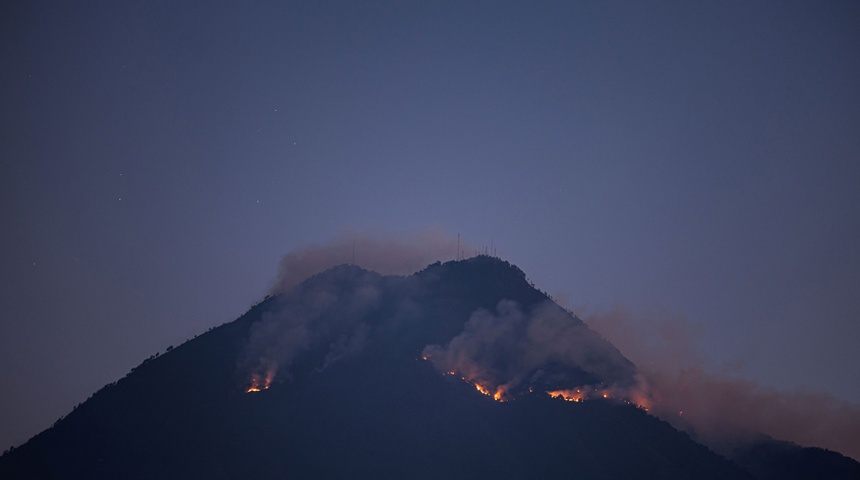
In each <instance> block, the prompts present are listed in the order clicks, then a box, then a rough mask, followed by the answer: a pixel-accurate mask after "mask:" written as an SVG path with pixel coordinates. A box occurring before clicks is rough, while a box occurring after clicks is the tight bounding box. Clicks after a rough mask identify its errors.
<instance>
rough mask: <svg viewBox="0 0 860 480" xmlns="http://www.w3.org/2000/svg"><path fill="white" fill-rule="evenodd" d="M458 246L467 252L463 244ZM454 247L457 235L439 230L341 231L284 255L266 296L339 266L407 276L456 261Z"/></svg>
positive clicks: (286, 289)
mask: <svg viewBox="0 0 860 480" xmlns="http://www.w3.org/2000/svg"><path fill="white" fill-rule="evenodd" d="M459 247H460V249H461V250H465V251H470V249H471V247H469V246H468V245H467V243H466V242H465V241H463V242H462V243H461V244H460V245H459ZM457 248H458V239H457V235H452V234H450V233H448V232H447V231H445V230H443V229H441V228H425V229H422V230H417V231H411V232H402V233H393V232H370V231H355V230H350V231H344V232H342V233H340V234H339V235H338V236H337V237H335V238H334V239H333V240H331V241H330V242H327V243H324V244H317V245H309V246H306V247H303V248H299V249H296V250H293V251H291V252H289V253H287V254H286V255H284V257H283V258H282V259H281V265H280V271H279V274H278V280H277V282H276V284H275V286H274V287H272V290H271V292H270V293H272V294H278V293H283V292H286V291H288V290H289V289H291V288H293V287H294V286H296V285H297V284H298V283H299V282H301V281H302V280H304V279H306V278H308V277H310V276H312V275H314V274H317V273H320V272H322V271H325V270H327V269H329V268H331V267H333V266H335V265H342V264H355V265H358V266H360V267H362V268H365V269H367V270H371V271H374V272H377V273H381V274H383V275H408V274H411V273H414V272H416V271H418V270H420V269H421V268H423V267H424V266H426V265H428V264H430V263H433V262H436V261H446V260H453V259H455V258H457V256H458V253H457Z"/></svg>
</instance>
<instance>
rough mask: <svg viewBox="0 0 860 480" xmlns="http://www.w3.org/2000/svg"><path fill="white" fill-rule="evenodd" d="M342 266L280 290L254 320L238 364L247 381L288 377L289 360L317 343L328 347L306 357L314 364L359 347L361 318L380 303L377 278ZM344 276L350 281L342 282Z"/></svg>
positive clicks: (364, 332)
mask: <svg viewBox="0 0 860 480" xmlns="http://www.w3.org/2000/svg"><path fill="white" fill-rule="evenodd" d="M341 270H342V271H341V272H339V273H340V275H338V276H331V277H329V276H320V277H316V278H312V279H309V281H308V282H306V283H305V284H302V285H301V286H299V287H298V288H295V289H293V290H291V291H289V292H286V293H284V294H283V297H282V298H281V299H280V301H279V302H277V304H276V305H275V307H274V308H272V310H270V311H268V312H265V313H264V314H263V318H262V319H261V320H260V321H259V322H257V323H255V324H254V325H253V327H252V328H251V331H250V334H249V338H248V344H247V346H246V348H245V354H244V356H243V359H242V360H241V361H240V365H239V370H240V372H242V374H243V375H244V372H248V371H250V372H251V374H250V376H251V377H252V378H253V379H254V380H253V382H252V383H254V384H256V383H258V381H259V380H258V379H261V378H266V379H267V381H266V383H267V384H268V383H269V382H271V381H272V380H274V379H275V378H276V376H278V375H280V378H281V379H289V378H290V377H291V375H292V372H290V367H291V366H292V365H293V362H294V361H295V360H296V359H297V358H298V357H299V356H300V355H302V354H303V353H306V352H309V351H311V350H315V349H317V348H319V347H321V346H322V347H327V349H326V353H325V356H324V357H323V358H315V359H308V362H310V367H311V368H313V369H317V370H320V369H325V368H326V367H328V366H329V365H330V364H331V363H333V362H335V361H337V360H339V359H340V358H342V357H346V356H349V355H351V354H355V353H358V352H359V351H361V349H362V348H363V347H364V344H365V342H366V341H367V337H368V334H369V330H370V329H369V326H368V324H367V323H366V320H367V318H366V317H367V315H368V313H369V312H371V311H373V310H374V309H375V308H376V307H378V305H379V302H380V297H381V290H380V286H379V283H380V279H381V277H380V276H379V275H378V274H376V273H373V272H368V271H365V270H360V269H357V268H351V267H348V266H343V267H341ZM345 278H348V279H349V280H350V281H349V282H348V283H344V282H343V281H342V280H344V279H345ZM336 280H340V281H336ZM356 285H357V286H356ZM303 373H306V372H303Z"/></svg>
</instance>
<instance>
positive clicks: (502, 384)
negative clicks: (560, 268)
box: [0, 256, 856, 479]
mask: <svg viewBox="0 0 860 480" xmlns="http://www.w3.org/2000/svg"><path fill="white" fill-rule="evenodd" d="M168 350H169V351H167V352H166V353H164V354H163V355H157V356H155V357H152V358H150V359H148V360H147V361H144V362H143V363H142V364H141V365H139V366H138V367H137V368H135V369H133V370H132V372H131V373H129V374H128V375H127V376H126V377H124V378H122V379H121V380H119V381H118V382H116V383H112V384H109V385H107V386H105V387H104V388H103V389H101V390H100V391H98V392H96V393H95V394H94V395H93V396H92V397H91V398H90V399H88V400H87V401H86V402H84V403H83V404H81V405H79V406H78V407H77V408H75V409H74V410H73V411H72V412H71V413H70V414H69V415H67V416H66V417H65V418H62V419H60V420H59V421H57V423H56V424H55V425H54V426H53V427H51V428H49V429H48V430H46V431H44V432H42V433H40V434H39V435H37V436H36V437H34V438H33V439H31V440H30V441H29V442H27V443H26V444H25V445H23V446H21V447H20V448H17V449H14V450H12V451H11V452H8V453H7V454H5V455H4V456H3V457H2V458H0V477H2V478H21V479H27V478H88V479H99V478H111V479H114V478H127V479H134V478H141V479H143V478H147V479H149V478H184V479H187V478H207V479H211V478H215V479H218V478H224V479H231V478H249V477H250V478H263V479H268V478H315V479H316V478H464V479H465V478H469V479H474V478H500V477H501V478H526V477H530V478H586V479H588V478H630V477H633V476H637V477H645V478H664V479H674V478H677V479H681V478H696V479H708V478H714V479H733V478H737V479H746V478H754V477H753V475H752V474H751V473H750V472H755V474H756V477H757V478H767V475H768V474H769V473H768V472H771V471H773V470H772V469H770V470H768V469H766V468H764V467H762V466H761V462H758V461H757V460H756V458H757V457H754V456H746V457H744V460H745V462H746V463H745V464H744V467H741V466H739V465H738V464H735V463H732V462H731V461H729V460H727V459H726V458H724V457H721V456H719V455H717V454H715V453H713V452H712V451H710V450H709V449H708V448H706V447H704V446H702V445H700V444H698V443H696V442H694V441H693V440H691V439H690V437H689V436H687V435H686V434H685V433H682V432H679V431H677V430H675V429H674V428H672V427H671V426H670V425H669V424H667V423H665V422H663V421H661V420H659V419H657V418H655V417H653V416H651V415H649V414H648V412H647V409H648V405H649V402H650V398H648V395H647V391H646V390H644V389H643V388H642V387H641V386H640V385H639V382H638V377H637V374H636V368H635V366H634V365H633V364H632V363H631V362H630V361H629V360H627V359H626V358H625V357H624V356H623V355H622V354H621V352H619V351H618V350H617V349H616V348H615V347H614V346H612V345H611V344H610V343H609V342H607V341H606V340H605V339H603V338H602V337H601V336H600V335H598V334H597V333H595V332H594V331H592V330H591V329H589V328H588V327H587V326H586V325H585V324H584V323H583V322H582V321H581V320H579V319H578V318H576V317H575V316H574V315H572V314H570V313H569V312H567V311H565V310H564V309H562V308H561V307H559V306H558V305H557V304H555V302H553V301H552V300H551V299H550V298H549V297H548V296H547V295H546V294H544V293H542V292H540V291H539V290H537V289H535V288H534V287H533V286H532V285H531V284H530V283H529V282H528V280H527V279H526V276H525V274H524V273H523V272H522V271H521V270H520V269H518V268H517V267H515V266H513V265H511V264H509V263H507V262H504V261H502V260H499V259H497V258H493V257H488V256H478V257H474V258H471V259H468V260H462V261H454V262H448V263H444V264H441V263H436V264H433V265H430V266H428V267H426V268H425V269H424V270H422V271H420V272H418V273H416V274H413V275H411V276H408V277H400V276H382V275H379V274H377V273H374V272H370V271H367V270H364V269H362V268H359V267H356V266H352V265H341V266H338V267H334V268H332V269H329V270H327V271H325V272H322V273H320V274H317V275H315V276H313V277H311V278H309V279H307V280H305V281H304V282H302V283H301V284H299V285H298V286H296V287H294V288H292V289H291V290H289V291H287V292H283V293H280V294H277V295H273V296H270V297H268V298H266V299H265V300H263V301H262V302H260V303H259V304H258V305H256V306H254V307H253V308H251V309H250V310H249V311H248V312H247V313H245V314H244V315H242V316H241V317H240V318H239V319H237V320H235V321H233V322H231V323H228V324H225V325H222V326H220V327H217V328H214V329H212V330H210V331H209V332H206V333H205V334H203V335H200V336H199V337H196V338H194V339H193V340H190V341H188V342H186V343H185V344H183V345H181V346H179V347H177V348H171V349H168ZM830 453H832V452H830ZM769 458H771V457H769ZM793 458H794V457H793ZM841 458H843V459H844V458H845V457H841ZM846 460H849V462H850V459H846ZM827 461H829V460H827ZM831 463H832V462H831ZM854 464H856V462H854ZM845 465H847V467H846V468H848V470H846V472H855V471H856V470H851V468H853V464H851V463H848V464H845ZM760 467H761V468H760ZM757 468H758V470H756V469H757ZM762 468H764V469H762Z"/></svg>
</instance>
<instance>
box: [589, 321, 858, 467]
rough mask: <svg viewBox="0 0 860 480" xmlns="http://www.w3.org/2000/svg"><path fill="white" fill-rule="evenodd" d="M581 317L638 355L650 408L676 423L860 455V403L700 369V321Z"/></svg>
mask: <svg viewBox="0 0 860 480" xmlns="http://www.w3.org/2000/svg"><path fill="white" fill-rule="evenodd" d="M586 323H588V325H590V326H591V327H592V328H594V329H595V330H597V331H598V332H600V333H601V334H602V335H604V336H605V337H606V338H608V339H609V340H610V341H611V342H612V343H613V344H614V345H616V346H618V348H620V349H621V351H622V352H624V354H625V355H627V356H628V357H629V358H630V359H631V360H632V361H633V362H634V363H636V365H637V366H638V367H639V370H640V374H641V375H643V377H644V378H645V380H646V381H647V383H648V386H649V387H650V393H651V395H652V397H653V399H654V406H653V409H652V413H654V414H656V415H658V416H660V417H661V418H663V419H665V420H667V421H669V422H670V423H672V424H674V425H675V426H676V427H679V428H683V429H687V430H691V431H692V432H694V433H695V434H696V435H698V436H700V437H702V438H703V439H704V440H706V441H708V442H711V443H712V444H714V445H717V446H719V445H720V444H727V443H730V442H732V441H737V440H745V439H750V440H752V439H754V438H753V436H754V435H755V433H763V434H765V435H769V436H771V437H773V438H776V439H781V440H790V441H792V442H795V443H797V444H800V445H806V446H819V447H823V448H828V449H831V450H836V451H838V452H840V453H843V454H845V455H848V456H851V457H853V458H855V459H858V458H860V408H858V407H857V406H856V405H851V404H849V403H846V402H844V401H842V400H839V399H837V398H835V397H833V396H831V395H827V394H822V393H814V392H804V391H799V392H791V393H789V392H784V391H779V390H776V389H774V388H769V387H764V386H761V385H758V384H756V383H754V382H751V381H748V380H743V379H738V378H733V377H730V376H728V375H723V374H717V373H712V372H708V371H706V370H704V369H703V368H702V366H701V364H700V361H699V358H698V356H697V354H696V351H695V348H694V346H693V341H694V339H695V337H696V335H697V334H698V329H697V328H696V327H695V326H693V325H692V324H691V323H690V322H689V321H687V320H686V319H684V318H682V317H679V316H676V315H671V314H665V313H660V314H655V313H651V314H646V315H641V316H634V315H632V314H631V313H630V312H629V311H628V310H626V309H623V308H616V309H613V310H611V311H609V312H605V313H598V314H592V315H589V316H588V317H587V318H586ZM681 412H683V414H681Z"/></svg>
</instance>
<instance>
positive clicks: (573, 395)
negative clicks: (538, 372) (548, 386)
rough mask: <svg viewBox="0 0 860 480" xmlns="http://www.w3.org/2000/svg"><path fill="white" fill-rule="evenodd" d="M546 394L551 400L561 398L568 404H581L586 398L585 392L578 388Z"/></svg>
mask: <svg viewBox="0 0 860 480" xmlns="http://www.w3.org/2000/svg"><path fill="white" fill-rule="evenodd" d="M546 393H547V395H549V396H550V397H552V398H561V399H563V400H567V401H568V402H581V401H583V400H585V399H587V398H588V395H587V394H586V392H583V391H582V389H579V388H577V389H575V390H553V391H551V392H546Z"/></svg>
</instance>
